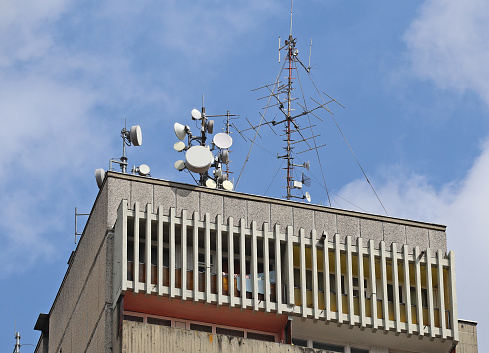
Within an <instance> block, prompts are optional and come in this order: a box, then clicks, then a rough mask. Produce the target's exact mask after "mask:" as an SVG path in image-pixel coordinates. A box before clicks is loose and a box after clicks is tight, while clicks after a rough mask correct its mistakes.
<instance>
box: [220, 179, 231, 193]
mask: <svg viewBox="0 0 489 353" xmlns="http://www.w3.org/2000/svg"><path fill="white" fill-rule="evenodd" d="M222 187H223V189H224V190H228V191H229V190H233V183H231V182H230V181H229V180H224V181H223V182H222Z"/></svg>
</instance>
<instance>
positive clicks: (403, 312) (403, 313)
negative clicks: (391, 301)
mask: <svg viewBox="0 0 489 353" xmlns="http://www.w3.org/2000/svg"><path fill="white" fill-rule="evenodd" d="M399 309H400V311H401V315H400V316H401V322H407V318H406V304H400V308H399Z"/></svg>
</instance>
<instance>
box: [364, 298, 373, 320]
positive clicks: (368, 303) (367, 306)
mask: <svg viewBox="0 0 489 353" xmlns="http://www.w3.org/2000/svg"><path fill="white" fill-rule="evenodd" d="M365 315H366V316H367V317H372V304H371V301H370V299H365Z"/></svg>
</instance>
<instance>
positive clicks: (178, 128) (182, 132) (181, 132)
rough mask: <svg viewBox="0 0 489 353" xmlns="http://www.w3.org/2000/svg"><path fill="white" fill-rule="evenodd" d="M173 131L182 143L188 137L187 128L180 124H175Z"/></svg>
mask: <svg viewBox="0 0 489 353" xmlns="http://www.w3.org/2000/svg"><path fill="white" fill-rule="evenodd" d="M173 130H175V135H177V138H178V139H179V140H180V141H182V140H183V139H184V138H185V136H187V129H186V127H185V126H184V125H182V124H180V123H175V125H173Z"/></svg>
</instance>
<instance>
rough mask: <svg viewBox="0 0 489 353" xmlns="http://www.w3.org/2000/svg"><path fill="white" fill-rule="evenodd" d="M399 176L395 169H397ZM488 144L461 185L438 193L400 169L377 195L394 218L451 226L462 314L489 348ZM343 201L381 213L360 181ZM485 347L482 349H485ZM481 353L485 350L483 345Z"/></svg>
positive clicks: (378, 187) (344, 191)
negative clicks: (488, 331) (485, 333)
mask: <svg viewBox="0 0 489 353" xmlns="http://www.w3.org/2000/svg"><path fill="white" fill-rule="evenodd" d="M394 170H396V168H394ZM488 176H489V140H488V141H487V142H486V143H484V144H483V145H482V152H481V154H480V156H479V157H478V158H477V159H476V160H475V161H474V163H473V166H472V168H471V169H470V170H469V171H468V172H467V174H466V176H465V178H464V179H463V180H462V181H454V182H452V183H448V184H445V185H442V186H441V187H439V188H436V187H434V186H433V185H431V184H430V183H429V182H428V180H427V178H426V177H424V176H421V175H405V174H404V173H402V172H400V171H399V170H398V169H397V171H396V172H393V173H390V174H389V175H387V176H386V180H387V181H386V182H384V183H383V184H382V183H380V182H378V183H375V182H374V185H376V190H377V192H378V194H379V195H380V198H381V200H382V201H383V203H384V205H385V206H386V208H387V211H388V212H389V213H390V215H391V216H394V217H401V218H407V219H414V220H421V221H426V222H431V223H439V224H444V225H446V226H447V238H448V250H449V251H450V250H454V252H455V258H456V274H457V292H458V312H459V317H461V318H463V319H469V320H476V321H479V327H478V330H479V341H480V344H482V345H484V344H487V342H485V338H484V336H483V334H481V333H482V332H483V331H484V329H486V323H485V322H484V320H485V319H486V318H487V317H488V316H489V309H488V308H487V306H484V305H481V303H484V302H485V301H486V297H487V293H488V292H489V283H488V281H487V280H486V278H487V269H488V268H489V260H488V256H487V253H486V252H487V249H488V248H489V237H488V230H489V217H487V214H488V210H489V182H488ZM339 195H340V196H341V197H343V198H345V199H347V200H349V201H350V202H353V203H354V204H356V205H358V206H360V207H362V208H364V209H367V210H369V211H371V210H375V212H377V213H382V212H381V211H382V209H381V207H380V206H379V204H378V203H377V201H376V199H375V196H374V195H373V193H372V190H371V189H370V187H369V186H368V184H367V183H366V182H365V181H363V180H356V181H353V182H351V183H349V184H348V185H346V186H345V187H344V188H343V189H342V190H341V191H340V192H339ZM482 342H484V343H482ZM480 347H481V345H480Z"/></svg>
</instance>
